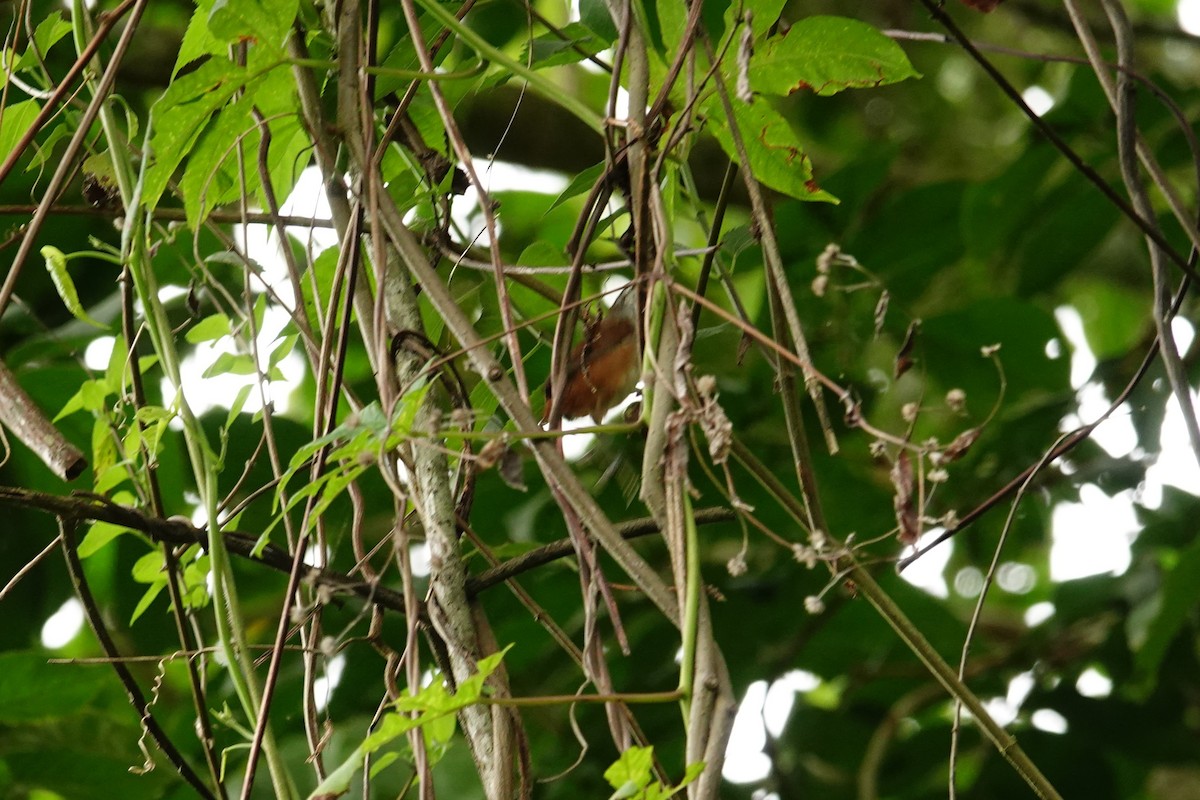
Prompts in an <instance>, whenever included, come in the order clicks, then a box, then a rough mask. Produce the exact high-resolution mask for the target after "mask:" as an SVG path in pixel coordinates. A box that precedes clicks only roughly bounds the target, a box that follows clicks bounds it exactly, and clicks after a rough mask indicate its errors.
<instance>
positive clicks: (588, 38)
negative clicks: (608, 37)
mask: <svg viewBox="0 0 1200 800" xmlns="http://www.w3.org/2000/svg"><path fill="white" fill-rule="evenodd" d="M560 30H561V32H562V34H563V35H564V36H565V37H566V38H563V36H559V35H558V34H555V33H551V32H546V33H543V34H541V35H539V36H537V37H535V38H534V39H533V41H532V42H530V43H529V46H527V47H526V48H525V52H524V53H522V54H521V61H522V63H528V64H529V65H530V66H531V67H533V68H534V69H545V68H546V67H557V66H561V65H563V64H574V63H576V62H578V61H582V60H583V59H585V58H587V57H588V56H594V55H596V54H597V53H599V52H600V51H601V50H604V49H605V48H607V47H608V42H606V41H604V40H603V39H601V38H600V37H599V36H597V35H596V34H595V33H593V32H592V30H591V28H589V27H587V26H586V25H584V24H582V23H579V22H572V23H571V24H570V25H567V26H566V27H564V28H561V29H560Z"/></svg>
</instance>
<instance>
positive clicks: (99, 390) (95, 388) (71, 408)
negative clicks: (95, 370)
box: [54, 378, 113, 422]
mask: <svg viewBox="0 0 1200 800" xmlns="http://www.w3.org/2000/svg"><path fill="white" fill-rule="evenodd" d="M112 393H113V390H112V385H111V384H110V383H109V382H108V380H107V379H104V378H96V379H94V380H87V381H84V382H83V383H81V384H79V390H78V391H76V392H75V394H73V395H71V397H70V399H69V400H67V402H66V403H64V404H63V407H62V409H61V410H60V411H59V412H58V414H56V415H55V416H54V422H58V421H59V420H60V419H62V418H63V417H67V416H70V415H71V414H74V413H75V412H76V411H85V410H86V411H90V412H92V413H93V414H98V413H100V412H101V411H103V410H104V407H105V405H106V401H107V400H108V398H109V396H110V395H111V394H112Z"/></svg>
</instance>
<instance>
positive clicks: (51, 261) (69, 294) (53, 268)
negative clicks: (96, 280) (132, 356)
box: [42, 245, 107, 329]
mask: <svg viewBox="0 0 1200 800" xmlns="http://www.w3.org/2000/svg"><path fill="white" fill-rule="evenodd" d="M42 258H44V259H45V260H46V271H47V272H49V273H50V280H51V281H53V282H54V288H55V289H57V290H58V296H59V297H60V298H61V299H62V301H63V305H65V306H66V307H67V310H68V311H70V312H71V315H72V316H73V317H75V319H77V320H79V321H81V322H86V323H87V324H89V325H92V326H95V327H97V328H100V329H106V328H107V326H105V325H103V324H102V323H99V322H97V321H96V320H94V319H92V318H91V317H89V316H88V315H87V312H86V311H84V310H83V306H82V305H81V304H80V302H79V295H78V294H76V292H75V282H74V281H72V280H71V274H70V273H69V272H67V257H66V256H65V255H63V252H62V251H61V250H59V249H58V248H57V247H52V246H51V245H46V246H45V247H43V248H42Z"/></svg>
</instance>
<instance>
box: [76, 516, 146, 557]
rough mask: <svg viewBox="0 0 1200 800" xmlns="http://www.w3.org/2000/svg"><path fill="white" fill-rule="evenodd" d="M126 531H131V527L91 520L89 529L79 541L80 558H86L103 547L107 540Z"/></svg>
mask: <svg viewBox="0 0 1200 800" xmlns="http://www.w3.org/2000/svg"><path fill="white" fill-rule="evenodd" d="M126 533H133V529H132V528H126V527H125V526H124V525H114V524H112V523H111V522H93V523H92V527H91V529H90V530H89V531H88V532H87V534H86V535H85V536H84V537H83V540H82V541H81V542H80V543H79V547H78V550H77V551H78V553H79V557H80V558H88V557H89V556H92V555H95V554H96V553H97V552H98V551H99V550H101V549H103V548H104V547H105V546H106V545H107V544H108V543H109V542H111V541H112V540H113V539H116V538H117V537H118V536H121V535H123V534H126Z"/></svg>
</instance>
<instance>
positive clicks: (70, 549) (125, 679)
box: [58, 516, 216, 800]
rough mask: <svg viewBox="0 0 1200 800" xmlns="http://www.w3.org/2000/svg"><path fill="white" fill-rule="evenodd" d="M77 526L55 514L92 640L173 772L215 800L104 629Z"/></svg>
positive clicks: (68, 517)
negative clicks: (78, 547)
mask: <svg viewBox="0 0 1200 800" xmlns="http://www.w3.org/2000/svg"><path fill="white" fill-rule="evenodd" d="M78 526H79V521H78V519H77V518H75V517H71V516H66V517H64V516H59V517H58V529H59V537H60V539H61V541H62V549H63V557H64V558H65V559H66V561H67V573H68V574H69V575H70V577H71V584H72V585H73V586H74V587H75V594H76V596H78V598H79V602H80V603H81V604H82V605H83V610H84V614H85V615H86V616H87V620H88V624H89V625H91V627H92V632H93V633H95V634H96V639H97V640H98V641H99V642H100V647H101V648H103V650H104V654H105V655H106V656H107V657H108V658H110V659H112V667H113V670H114V671H115V672H116V673H117V677H118V678H119V679H120V680H121V685H122V686H124V687H125V694H126V695H127V696H128V697H129V703H130V705H132V706H133V710H134V711H136V712H137V714H138V719H139V721H140V722H141V724H142V725H143V726H144V727H145V729H146V731H147V732H148V733H149V734H150V736H151V738H152V739H154V742H155V744H157V745H158V747H159V749H160V750H162V753H163V755H165V756H166V757H167V760H168V761H170V762H171V765H172V766H174V767H175V771H176V772H178V773H179V775H180V777H182V778H183V779H184V780H185V781H187V783H188V785H190V786H191V787H192V788H193V789H194V790H195V791H196V793H197V794H199V795H200V796H201V797H203V798H208V800H216V795H214V794H213V793H212V790H210V789H209V788H208V787H207V786H205V784H204V781H202V780H200V776H199V775H197V774H196V772H195V771H194V770H193V769H192V767H191V765H190V764H188V762H187V760H186V759H185V758H184V757H183V755H182V754H181V753H180V752H179V750H178V749H176V747H175V743H174V742H172V741H171V739H170V737H168V736H167V734H166V731H164V730H163V729H162V726H160V725H159V724H158V720H156V719H155V718H154V714H153V713H152V712H151V711H150V705H149V703H147V702H146V696H145V695H144V694H142V690H141V687H139V686H138V684H137V681H136V680H134V677H133V673H132V672H130V671H129V667H128V666H127V665H126V664H125V662H124V661H122V660H121V652H120V651H119V650H118V649H117V645H116V642H114V641H113V638H112V636H111V635H110V634H109V632H108V628H107V626H106V625H105V624H104V618H103V617H102V616H101V614H100V608H99V606H97V605H96V599H95V598H94V597H93V596H92V590H91V588H90V587H89V586H88V582H87V578H86V577H85V576H84V573H83V565H82V564H81V563H80V562H79V554H78V553H77V552H76V543H75V529H76V528H77V527H78Z"/></svg>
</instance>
